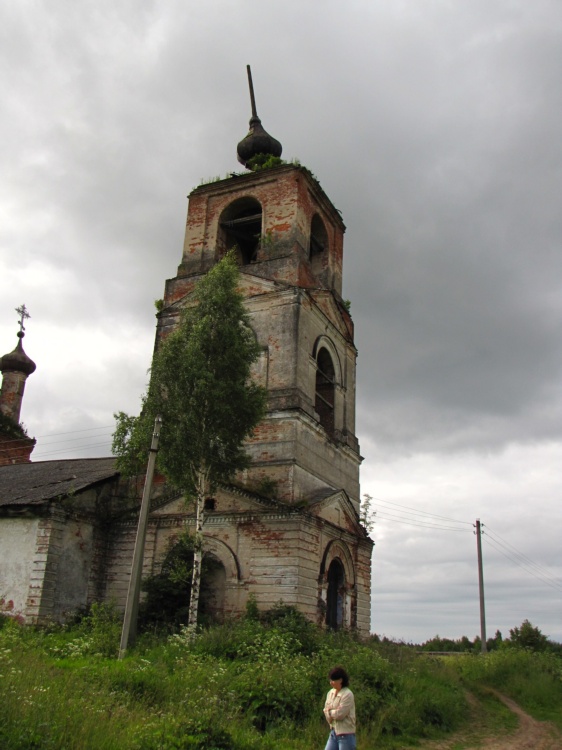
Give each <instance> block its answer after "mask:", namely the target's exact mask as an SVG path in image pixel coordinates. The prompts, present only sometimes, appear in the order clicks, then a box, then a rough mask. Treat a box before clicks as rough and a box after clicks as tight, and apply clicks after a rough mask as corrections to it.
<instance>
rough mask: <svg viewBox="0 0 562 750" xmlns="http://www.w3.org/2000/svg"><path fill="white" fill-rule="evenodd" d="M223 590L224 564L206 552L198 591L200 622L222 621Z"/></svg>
mask: <svg viewBox="0 0 562 750" xmlns="http://www.w3.org/2000/svg"><path fill="white" fill-rule="evenodd" d="M225 590H226V570H225V569H224V565H223V564H222V562H221V561H220V560H219V559H218V557H215V555H213V554H212V553H210V552H206V553H205V554H204V556H203V574H202V577H201V590H200V592H199V617H200V622H201V623H202V624H206V623H213V622H222V621H223V619H224V597H225Z"/></svg>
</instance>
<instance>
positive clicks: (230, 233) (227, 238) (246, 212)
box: [219, 198, 262, 266]
mask: <svg viewBox="0 0 562 750" xmlns="http://www.w3.org/2000/svg"><path fill="white" fill-rule="evenodd" d="M219 223H220V231H221V240H222V245H223V247H224V249H225V251H228V250H230V249H231V248H233V247H235V248H236V252H237V255H238V262H239V263H240V265H242V266H245V265H247V264H248V263H252V262H254V261H255V260H256V259H257V254H258V248H259V245H260V238H261V234H262V226H261V225H262V209H261V205H260V203H259V201H257V200H256V199H255V198H239V199H238V200H236V201H234V203H231V204H230V206H227V208H225V210H224V211H223V212H222V215H221V218H220V222H219Z"/></svg>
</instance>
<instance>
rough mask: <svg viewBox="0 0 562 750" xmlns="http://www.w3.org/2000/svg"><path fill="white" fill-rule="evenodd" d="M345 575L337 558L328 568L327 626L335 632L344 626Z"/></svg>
mask: <svg viewBox="0 0 562 750" xmlns="http://www.w3.org/2000/svg"><path fill="white" fill-rule="evenodd" d="M344 590H345V574H344V570H343V565H342V563H341V560H338V559H337V558H335V559H334V560H332V562H331V563H330V567H329V568H328V594H327V598H326V625H327V626H328V627H329V628H332V629H333V630H338V629H339V628H341V627H342V626H343V622H344V620H343V614H344V613H343V603H344Z"/></svg>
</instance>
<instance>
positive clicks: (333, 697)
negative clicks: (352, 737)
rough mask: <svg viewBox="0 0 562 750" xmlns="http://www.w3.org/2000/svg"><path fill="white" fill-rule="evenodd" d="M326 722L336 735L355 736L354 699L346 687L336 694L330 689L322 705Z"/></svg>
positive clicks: (333, 689)
mask: <svg viewBox="0 0 562 750" xmlns="http://www.w3.org/2000/svg"><path fill="white" fill-rule="evenodd" d="M324 716H325V717H326V721H327V722H328V724H329V725H330V726H331V727H332V729H335V730H336V734H355V698H354V697H353V693H352V692H351V690H350V689H349V688H347V687H344V688H342V689H341V690H340V691H339V693H336V690H335V688H332V689H331V690H330V691H329V693H328V695H327V696H326V703H325V704H324Z"/></svg>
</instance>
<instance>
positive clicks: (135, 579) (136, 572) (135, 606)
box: [119, 416, 162, 659]
mask: <svg viewBox="0 0 562 750" xmlns="http://www.w3.org/2000/svg"><path fill="white" fill-rule="evenodd" d="M161 427H162V417H160V416H157V417H156V419H155V420H154V432H153V433H152V442H151V444H150V452H149V454H148V466H147V468H146V478H145V480H144V490H143V493H142V500H141V509H140V514H139V525H138V527H137V538H136V540H135V551H134V553H133V564H132V565H131V577H130V579H129V590H128V592H127V603H126V605H125V616H124V618H123V630H122V631H121V643H120V645H119V659H122V658H123V657H124V656H125V651H126V650H127V646H128V643H129V640H130V641H131V643H134V641H135V638H136V636H137V617H138V612H139V596H140V583H141V576H142V561H143V557H144V542H145V538H146V527H147V525H148V511H149V508H150V493H151V491H152V479H153V477H154V466H155V464H156V454H157V453H158V441H159V439H160V428H161Z"/></svg>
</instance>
